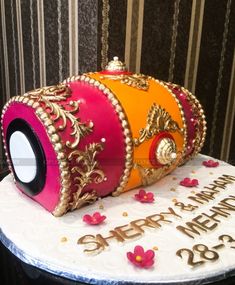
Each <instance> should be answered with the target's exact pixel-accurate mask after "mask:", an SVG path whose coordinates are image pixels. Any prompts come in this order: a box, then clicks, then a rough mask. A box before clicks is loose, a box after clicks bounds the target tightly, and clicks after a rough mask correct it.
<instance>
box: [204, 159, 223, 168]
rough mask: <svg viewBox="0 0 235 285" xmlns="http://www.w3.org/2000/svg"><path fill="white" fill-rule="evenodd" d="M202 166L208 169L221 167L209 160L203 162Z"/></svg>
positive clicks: (216, 162)
mask: <svg viewBox="0 0 235 285" xmlns="http://www.w3.org/2000/svg"><path fill="white" fill-rule="evenodd" d="M202 164H203V165H204V166H206V167H217V166H218V165H219V162H218V161H214V160H211V159H209V160H207V161H206V160H205V161H203V162H202Z"/></svg>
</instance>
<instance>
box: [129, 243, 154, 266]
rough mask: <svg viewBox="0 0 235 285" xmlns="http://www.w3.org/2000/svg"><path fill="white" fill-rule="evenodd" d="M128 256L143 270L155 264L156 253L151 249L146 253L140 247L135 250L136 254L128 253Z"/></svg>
mask: <svg viewBox="0 0 235 285" xmlns="http://www.w3.org/2000/svg"><path fill="white" fill-rule="evenodd" d="M126 255H127V258H128V259H129V260H130V262H131V263H133V264H134V265H135V266H138V267H141V268H149V267H151V266H152V265H153V264H154V256H155V253H154V251H153V250H151V249H149V250H147V251H144V249H143V247H142V246H140V245H137V246H136V247H135V248H134V252H127V254H126Z"/></svg>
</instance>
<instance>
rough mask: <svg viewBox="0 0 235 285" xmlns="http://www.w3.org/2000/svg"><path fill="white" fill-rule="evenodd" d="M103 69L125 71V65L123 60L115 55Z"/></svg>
mask: <svg viewBox="0 0 235 285" xmlns="http://www.w3.org/2000/svg"><path fill="white" fill-rule="evenodd" d="M105 70H108V71H127V68H126V65H125V63H124V62H122V61H120V60H119V58H118V57H117V56H114V58H113V60H111V61H110V62H109V63H108V64H107V65H106V67H105Z"/></svg>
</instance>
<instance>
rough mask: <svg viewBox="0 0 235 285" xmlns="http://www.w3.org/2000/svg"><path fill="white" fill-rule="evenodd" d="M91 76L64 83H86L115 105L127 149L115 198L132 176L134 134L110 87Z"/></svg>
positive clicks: (74, 77)
mask: <svg viewBox="0 0 235 285" xmlns="http://www.w3.org/2000/svg"><path fill="white" fill-rule="evenodd" d="M89 74H92V73H87V74H86V75H77V76H72V77H69V78H67V79H66V80H65V81H64V83H69V82H74V81H84V82H87V83H88V84H90V85H93V86H95V87H96V88H98V89H99V90H100V91H102V92H103V94H105V96H106V97H107V98H108V99H109V101H110V102H111V104H112V105H113V107H114V109H115V111H116V113H117V115H118V117H119V120H120V121H121V125H122V128H123V135H124V138H125V144H126V148H125V149H126V162H125V169H124V173H123V175H122V177H121V178H120V183H119V186H118V187H117V188H116V189H115V190H114V191H113V193H112V195H113V196H118V195H119V194H121V192H122V191H123V189H124V188H125V186H126V184H127V182H128V178H129V176H130V174H131V169H132V167H133V142H132V133H131V129H130V126H129V122H128V119H127V116H126V114H125V112H124V110H123V108H122V105H121V103H120V102H119V100H118V99H117V98H116V96H115V94H114V93H113V92H112V91H111V90H110V89H109V88H108V87H106V86H105V85H104V84H103V83H100V82H99V81H98V80H96V79H94V78H91V77H89Z"/></svg>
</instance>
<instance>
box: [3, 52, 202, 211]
mask: <svg viewBox="0 0 235 285" xmlns="http://www.w3.org/2000/svg"><path fill="white" fill-rule="evenodd" d="M2 130H3V140H4V147H5V150H6V155H7V159H8V163H9V168H10V170H11V171H12V173H13V176H14V179H15V183H16V186H17V187H18V188H19V189H20V190H21V191H22V192H24V193H25V194H26V195H28V196H29V197H31V198H32V199H33V200H35V201H37V202H38V203H40V204H41V205H42V206H43V207H44V208H46V209H47V210H48V211H50V212H51V213H53V214H54V215H55V216H61V215H63V214H65V213H66V212H67V211H69V210H74V209H77V208H79V207H81V206H82V205H84V204H87V203H92V202H94V201H96V200H97V199H98V198H99V197H104V196H107V195H109V194H112V195H113V196H116V195H119V194H120V193H122V192H124V191H127V190H130V189H133V188H136V187H139V186H141V185H144V186H147V185H149V184H151V183H154V182H156V181H157V180H159V179H160V178H162V177H163V176H165V175H166V174H167V173H169V172H171V171H173V170H174V169H175V168H176V167H177V166H179V165H181V164H183V163H185V162H186V161H187V160H188V159H190V158H192V157H194V156H195V155H196V154H197V153H198V152H199V151H200V149H201V147H202V145H203V143H204V140H205V132H206V123H205V116H204V113H203V110H202V108H201V105H200V103H199V102H198V100H197V99H196V98H195V97H194V96H193V95H192V94H191V93H190V92H188V91H187V90H186V89H184V88H182V87H180V86H178V85H175V84H173V83H166V82H163V81H159V80H157V79H154V78H152V77H149V76H145V75H143V74H134V73H131V72H129V71H127V69H126V67H125V64H123V63H122V62H121V61H119V60H118V58H117V57H115V58H114V59H113V60H112V61H111V62H109V64H108V65H107V67H106V69H105V70H103V71H101V72H96V73H87V74H84V75H79V76H72V77H70V78H68V79H67V80H65V81H64V82H63V83H60V84H58V85H56V86H49V87H43V88H39V89H36V90H33V91H29V92H27V93H26V94H24V95H23V96H16V97H13V98H12V99H11V100H10V101H9V102H8V103H7V104H6V105H5V107H4V109H3V114H2Z"/></svg>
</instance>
